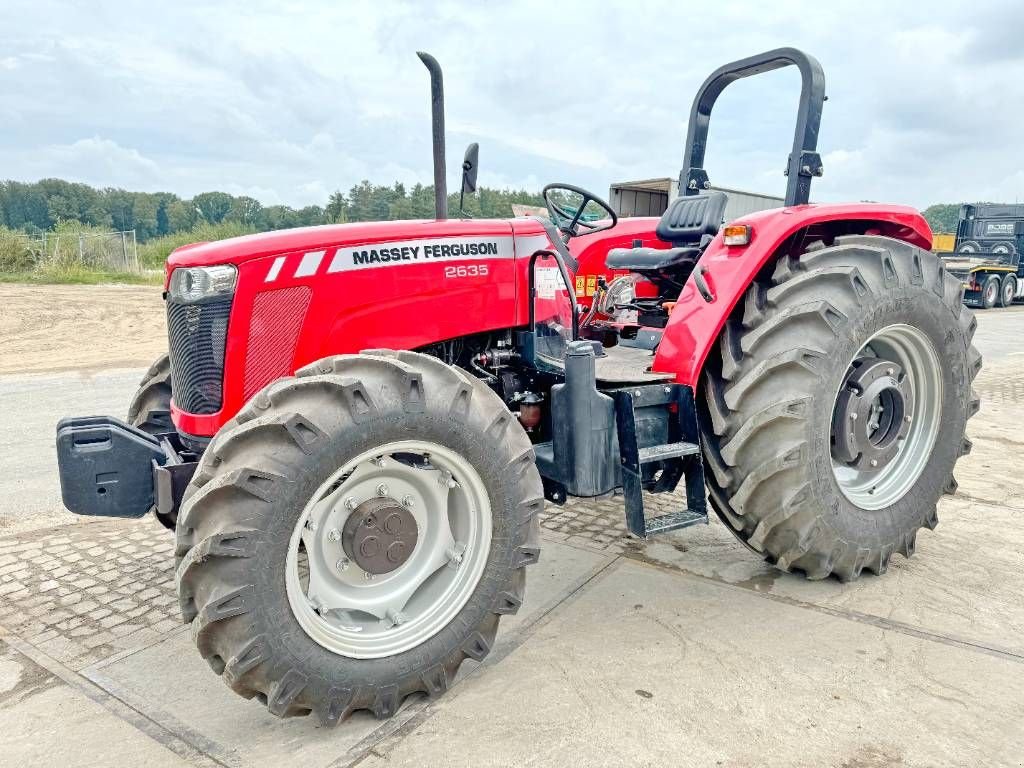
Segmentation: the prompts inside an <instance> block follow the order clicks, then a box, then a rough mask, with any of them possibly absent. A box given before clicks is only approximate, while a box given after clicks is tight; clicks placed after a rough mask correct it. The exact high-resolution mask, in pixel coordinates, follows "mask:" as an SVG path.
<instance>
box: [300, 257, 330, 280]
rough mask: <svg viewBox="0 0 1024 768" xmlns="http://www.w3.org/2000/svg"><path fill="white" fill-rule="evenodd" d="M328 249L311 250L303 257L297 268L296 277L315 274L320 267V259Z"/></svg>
mask: <svg viewBox="0 0 1024 768" xmlns="http://www.w3.org/2000/svg"><path fill="white" fill-rule="evenodd" d="M325 253H327V251H310V252H309V253H307V254H306V255H304V256H303V257H302V261H300V262H299V267H298V269H296V270H295V276H296V277H309V276H310V275H315V274H316V271H317V269H318V268H319V267H320V260H321V259H322V258H323V257H324V254H325Z"/></svg>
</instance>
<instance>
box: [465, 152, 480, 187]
mask: <svg viewBox="0 0 1024 768" xmlns="http://www.w3.org/2000/svg"><path fill="white" fill-rule="evenodd" d="M479 161H480V145H479V144H477V143H476V142H475V141H474V142H473V143H472V144H470V145H469V146H468V147H466V154H465V156H464V157H463V158H462V192H463V194H465V193H466V192H469V193H470V194H473V193H474V192H476V172H477V165H478V163H479Z"/></svg>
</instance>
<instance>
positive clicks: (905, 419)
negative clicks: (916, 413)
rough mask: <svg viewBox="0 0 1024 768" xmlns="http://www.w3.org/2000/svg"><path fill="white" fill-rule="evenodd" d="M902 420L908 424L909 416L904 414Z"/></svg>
mask: <svg viewBox="0 0 1024 768" xmlns="http://www.w3.org/2000/svg"><path fill="white" fill-rule="evenodd" d="M903 420H904V421H905V422H907V424H909V423H910V416H904V417H903Z"/></svg>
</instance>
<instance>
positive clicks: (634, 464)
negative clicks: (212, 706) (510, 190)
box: [57, 48, 981, 724]
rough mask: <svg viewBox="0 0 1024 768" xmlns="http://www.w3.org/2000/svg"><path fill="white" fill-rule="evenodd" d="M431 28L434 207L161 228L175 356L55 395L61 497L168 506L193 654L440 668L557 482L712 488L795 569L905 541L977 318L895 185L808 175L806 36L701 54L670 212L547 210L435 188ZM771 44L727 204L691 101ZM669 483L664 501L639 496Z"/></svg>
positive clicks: (276, 662)
mask: <svg viewBox="0 0 1024 768" xmlns="http://www.w3.org/2000/svg"><path fill="white" fill-rule="evenodd" d="M421 58H423V60H424V62H425V63H426V65H427V67H428V69H430V71H431V76H432V85H433V106H434V162H435V171H434V184H435V192H436V195H437V211H436V214H437V215H436V219H435V220H433V221H410V222H394V221H388V222H377V223H369V224H365V223H361V224H341V225H336V226H323V227H312V228H306V229H296V230H291V231H282V232H271V233H267V234H261V235H252V236H247V237H240V238H235V239H232V240H226V241H223V242H216V243H200V244H196V245H191V246H187V247H185V248H181V249H179V250H177V251H175V252H174V253H173V254H172V255H171V257H170V258H169V260H168V262H167V278H166V294H165V295H166V301H167V325H168V331H169V337H170V338H169V355H168V356H166V357H163V358H161V359H160V360H159V361H157V363H156V364H155V365H154V366H153V367H152V368H151V369H150V371H149V373H148V374H147V375H146V378H145V379H144V380H143V382H142V386H141V389H140V390H139V392H138V394H137V395H136V397H135V399H134V401H133V402H132V404H131V408H130V413H129V422H130V424H126V423H123V422H121V421H118V420H116V419H112V418H108V417H95V418H72V419H65V420H64V421H62V422H61V423H60V424H59V425H58V429H57V447H58V457H59V466H60V476H61V485H62V492H63V498H64V502H65V504H66V506H67V507H68V508H69V509H71V510H72V511H74V512H78V513H81V514H88V515H109V516H116V517H141V516H143V515H145V514H146V513H147V512H148V511H149V510H151V509H153V510H154V511H155V514H156V516H157V518H158V519H159V520H160V521H161V522H162V523H164V524H165V525H166V526H168V527H169V528H172V529H173V530H174V535H175V538H176V542H177V550H176V551H177V560H178V565H177V574H176V581H177V589H178V594H179V598H180V602H181V610H182V613H183V615H184V618H185V621H186V622H191V624H192V630H193V632H192V634H193V637H194V639H195V642H196V645H197V646H198V648H199V651H200V653H201V654H202V656H203V658H205V659H206V661H207V662H208V663H209V665H210V666H211V667H212V668H213V670H214V671H215V672H216V673H217V674H219V675H221V676H223V678H224V680H225V682H227V684H228V685H229V686H230V687H231V688H232V689H233V690H235V691H236V692H237V693H239V694H241V695H242V696H245V697H247V698H252V697H255V698H257V699H259V700H260V701H261V702H263V703H264V704H266V706H267V707H268V709H269V710H270V711H271V712H273V713H274V714H276V715H281V716H284V715H295V714H308V713H314V714H315V715H316V717H317V719H318V720H319V721H320V722H321V723H324V724H334V723H337V722H338V721H339V720H340V719H342V718H344V717H346V716H347V715H349V714H350V713H351V712H353V711H354V710H358V709H368V710H371V711H372V712H373V713H375V714H376V715H377V716H378V717H387V716H390V715H391V714H393V713H394V712H395V711H396V710H397V709H398V707H399V706H400V705H401V703H402V701H403V699H404V698H405V697H406V696H407V695H409V694H411V693H415V692H425V693H427V694H428V695H430V696H436V695H438V694H441V693H443V692H444V691H445V689H446V688H447V687H448V685H449V684H450V683H451V681H452V679H453V677H454V675H455V673H456V670H457V669H458V668H459V665H460V664H461V663H462V662H463V660H464V659H466V658H467V657H468V658H472V659H477V660H479V659H482V658H483V657H484V656H486V655H487V653H488V651H489V650H490V648H491V646H492V644H493V642H494V638H495V633H496V632H497V627H498V621H499V619H500V618H501V616H503V615H504V614H511V613H515V612H516V611H517V610H518V609H519V606H520V605H521V604H522V601H523V594H524V586H525V578H526V572H525V569H526V566H528V565H530V564H532V563H535V562H537V559H538V557H539V556H540V541H539V537H538V515H540V514H541V512H542V510H543V508H544V504H545V500H547V501H549V502H553V503H556V504H560V503H564V502H565V500H566V498H567V496H577V497H591V498H593V497H602V496H607V495H609V494H613V493H618V492H621V494H622V498H623V500H624V506H625V517H626V522H627V525H628V528H629V530H630V531H631V532H632V533H633V534H635V535H636V536H639V537H646V536H650V535H653V534H656V533H663V532H666V531H673V530H677V529H680V528H684V527H686V526H690V525H693V524H695V523H701V522H706V521H707V516H708V512H707V502H708V501H710V504H711V507H712V509H713V510H714V512H715V514H717V515H718V517H719V518H721V520H722V521H724V523H725V526H726V527H727V528H728V529H729V530H730V531H732V532H733V534H734V535H735V536H736V537H737V538H738V539H739V540H740V541H741V542H742V543H743V544H745V545H746V546H747V547H749V548H750V549H751V550H753V551H754V552H756V553H757V554H759V555H761V556H762V557H764V558H765V559H766V560H768V561H769V562H771V563H774V564H775V565H776V566H778V567H779V568H781V569H783V570H786V571H792V572H801V573H804V574H806V575H807V576H808V577H809V578H812V579H822V578H825V577H827V576H830V575H833V576H836V577H837V578H839V579H840V580H844V581H845V580H850V579H855V578H857V577H858V576H859V575H860V574H861V572H862V571H863V570H864V569H867V570H868V571H871V572H872V573H877V574H880V573H882V572H884V571H885V570H886V567H887V565H888V563H889V560H890V558H891V557H892V556H893V555H894V554H897V553H899V554H901V555H903V556H905V557H909V556H910V555H911V554H912V553H913V551H914V542H915V538H916V536H917V532H918V530H919V529H920V528H921V527H922V526H927V527H929V528H933V527H934V526H935V524H936V522H937V520H936V512H935V510H936V503H937V502H938V500H939V498H940V497H941V495H942V494H943V493H944V492H945V493H951V492H952V491H953V490H954V489H955V487H956V484H955V482H954V480H953V466H954V464H955V463H956V461H957V459H958V458H959V457H960V456H963V455H964V454H965V453H967V451H968V450H969V449H970V442H969V441H968V440H967V439H966V437H965V435H964V427H965V424H966V421H967V419H968V418H969V417H970V416H972V415H973V414H974V413H975V412H976V411H977V409H978V404H979V401H978V398H977V397H976V396H975V394H974V393H973V391H972V388H971V382H972V380H973V379H974V377H975V375H976V374H977V372H978V370H979V368H980V366H981V358H980V356H979V354H978V353H977V351H976V350H975V349H974V348H973V347H972V346H971V337H972V335H973V333H974V329H975V321H974V318H973V317H972V315H971V313H970V312H969V311H968V310H967V309H965V308H964V307H963V305H962V302H961V290H962V289H961V284H960V282H959V281H958V280H956V279H955V278H953V277H951V276H949V275H948V274H947V273H946V272H945V270H944V269H943V267H942V264H941V262H940V261H939V259H937V258H936V257H935V256H933V255H932V254H931V253H930V252H929V251H928V248H929V247H930V245H931V232H930V230H929V228H928V225H927V223H926V222H925V220H924V219H923V218H922V217H921V216H920V215H919V214H918V213H917V212H916V211H914V210H913V209H911V208H906V207H899V206H889V205H873V204H860V203H858V204H848V205H811V204H808V199H809V190H810V184H811V181H812V179H813V178H814V177H815V176H820V175H821V172H822V164H821V159H820V157H819V155H818V154H817V152H816V151H815V149H816V143H817V136H818V126H819V122H820V118H821V110H822V105H823V103H824V99H825V94H824V87H825V85H824V75H823V73H822V70H821V67H820V65H819V64H818V62H817V61H815V60H814V59H813V58H811V57H810V56H807V55H806V54H804V53H802V52H800V51H797V50H794V49H788V48H787V49H780V50H775V51H771V52H769V53H765V54H762V55H759V56H754V57H751V58H748V59H744V60H742V61H738V62H735V63H732V64H728V65H726V66H724V67H722V68H720V69H718V70H717V71H716V72H714V73H713V74H712V75H711V76H710V77H709V78H708V79H707V81H705V83H704V84H703V85H702V86H701V89H700V91H699V92H698V94H697V97H696V99H695V101H694V103H693V108H692V111H691V114H690V121H689V128H688V135H687V139H686V156H685V159H686V166H685V167H684V169H683V171H682V174H681V177H680V185H679V188H680V190H682V195H681V196H680V197H679V198H678V199H676V200H674V201H672V203H671V204H670V205H669V207H668V210H667V211H666V212H665V214H664V216H662V217H661V219H660V220H659V219H655V218H638V219H630V220H628V221H623V222H618V221H617V219H616V216H615V213H614V212H613V211H612V210H611V209H610V208H609V206H608V204H607V203H605V202H604V201H603V200H601V199H600V198H598V197H597V196H596V195H594V194H592V193H590V192H586V191H584V190H581V189H579V188H576V187H571V186H569V185H552V186H550V187H548V188H546V189H545V198H546V201H547V204H548V208H549V211H550V219H541V218H536V219H527V218H521V219H512V220H486V221H484V220H467V219H449V218H448V217H447V211H446V200H447V196H446V191H445V167H444V129H443V94H442V85H441V73H440V69H439V67H438V66H437V63H436V62H435V61H434V60H433V59H432V58H431V57H429V56H426V55H423V54H421ZM789 65H792V66H796V67H797V68H798V69H799V70H800V73H801V75H802V78H803V87H802V92H801V98H800V108H799V115H798V119H797V127H796V134H795V138H794V142H793V149H792V153H791V154H790V156H789V160H788V163H787V175H788V181H787V190H786V207H784V208H781V209H777V210H773V211H764V212H761V213H757V214H753V215H750V216H746V217H744V218H742V219H740V220H737V221H733V222H729V223H727V224H725V225H724V226H723V212H724V206H725V197H724V196H723V194H722V193H720V192H715V191H711V190H710V184H709V182H708V176H707V174H706V173H705V171H704V169H703V160H704V149H705V144H706V139H707V134H708V125H709V120H710V115H711V110H712V107H713V106H714V103H715V100H716V99H717V97H718V96H719V94H720V93H721V91H722V90H723V89H724V88H725V87H726V86H727V85H728V84H729V83H731V82H733V81H734V80H737V79H739V78H743V77H748V76H751V75H754V74H758V73H761V72H766V71H769V70H773V69H778V68H780V67H784V66H789ZM467 166H470V167H469V170H468V171H467V173H466V174H465V175H466V177H467V178H464V185H465V186H466V187H469V188H472V186H473V184H474V178H473V177H474V174H475V167H473V164H472V163H467ZM594 211H597V212H598V215H596V216H595V215H593V212H594ZM588 285H590V286H591V288H592V290H591V291H588V290H587V286H588ZM591 293H592V294H593V295H589V294H591ZM680 482H681V483H683V485H682V489H685V499H686V501H685V504H686V507H685V508H680V509H678V511H676V512H674V513H672V514H668V515H662V516H657V517H651V516H648V515H646V514H645V512H644V493H645V492H647V493H667V492H672V491H674V490H676V488H677V486H678V485H679V483H680ZM681 495H682V494H680V496H681ZM680 507H682V502H680Z"/></svg>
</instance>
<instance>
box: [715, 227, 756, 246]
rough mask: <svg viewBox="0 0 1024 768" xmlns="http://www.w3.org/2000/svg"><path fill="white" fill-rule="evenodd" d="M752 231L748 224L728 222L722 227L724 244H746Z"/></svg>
mask: <svg viewBox="0 0 1024 768" xmlns="http://www.w3.org/2000/svg"><path fill="white" fill-rule="evenodd" d="M751 234H752V231H751V229H750V225H749V224H730V225H729V226H727V227H724V228H723V229H722V238H723V239H724V240H725V244H726V245H747V244H748V243H749V242H750V235H751Z"/></svg>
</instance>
